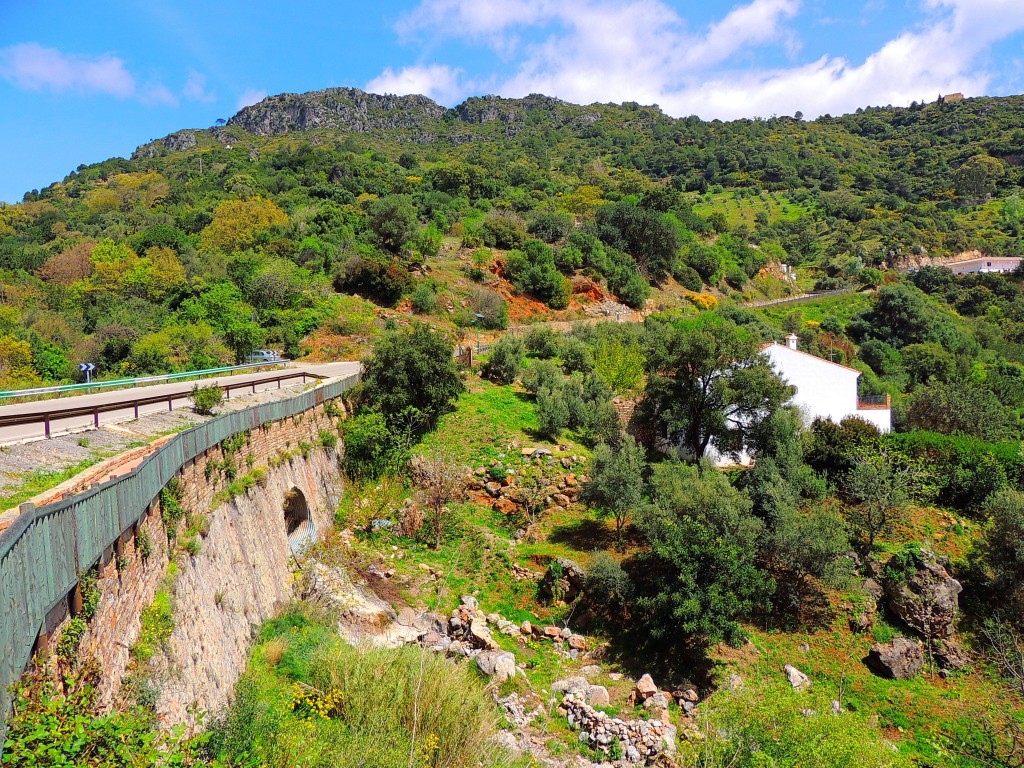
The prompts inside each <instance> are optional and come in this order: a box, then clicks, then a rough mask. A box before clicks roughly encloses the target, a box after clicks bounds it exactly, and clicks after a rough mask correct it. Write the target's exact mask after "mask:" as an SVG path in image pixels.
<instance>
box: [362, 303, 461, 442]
mask: <svg viewBox="0 0 1024 768" xmlns="http://www.w3.org/2000/svg"><path fill="white" fill-rule="evenodd" d="M453 353H454V347H453V345H452V342H451V339H449V338H448V336H446V335H445V334H443V333H441V332H439V331H436V330H434V329H433V328H431V327H430V326H429V325H424V324H422V323H417V322H414V323H413V324H412V327H411V328H409V329H405V330H401V329H395V330H389V331H385V332H384V333H383V334H382V335H381V336H380V338H378V340H377V342H376V343H375V344H374V345H373V350H372V351H371V352H370V356H369V357H367V358H366V359H365V360H364V361H363V377H362V400H363V401H364V402H365V403H366V404H367V405H369V406H370V407H371V408H374V409H376V410H379V411H380V412H381V413H382V414H383V415H384V418H385V419H386V420H387V422H388V424H389V426H391V427H392V428H394V427H396V426H399V425H401V424H403V423H408V422H409V421H410V420H413V421H415V422H417V424H418V426H416V427H415V428H414V429H413V431H414V432H417V431H421V430H423V429H432V428H433V427H434V426H435V425H436V424H437V420H438V419H439V418H440V417H441V416H442V415H444V414H445V413H447V412H448V411H450V410H452V408H453V407H454V406H453V403H454V401H455V399H456V398H457V397H458V396H459V395H460V394H462V391H463V389H464V388H463V385H462V379H461V377H460V374H459V368H458V365H457V364H456V362H455V358H454V356H453Z"/></svg>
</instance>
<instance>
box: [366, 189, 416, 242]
mask: <svg viewBox="0 0 1024 768" xmlns="http://www.w3.org/2000/svg"><path fill="white" fill-rule="evenodd" d="M366 222H367V224H368V225H369V226H370V230H371V231H372V232H373V234H374V235H376V237H377V240H378V242H379V243H380V244H381V245H382V246H384V248H386V249H387V250H389V251H391V252H392V253H401V252H402V250H403V249H404V248H405V246H406V244H407V243H411V242H413V241H414V240H415V239H416V235H417V233H418V232H419V228H420V222H419V217H418V216H417V214H416V206H415V205H414V204H413V202H412V198H411V197H409V196H408V195H388V196H387V197H382V198H380V199H379V200H370V201H368V202H367V203H366Z"/></svg>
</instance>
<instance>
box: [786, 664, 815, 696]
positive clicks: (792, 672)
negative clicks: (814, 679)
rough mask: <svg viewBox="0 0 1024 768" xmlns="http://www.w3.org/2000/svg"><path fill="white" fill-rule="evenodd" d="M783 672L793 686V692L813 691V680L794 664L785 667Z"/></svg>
mask: <svg viewBox="0 0 1024 768" xmlns="http://www.w3.org/2000/svg"><path fill="white" fill-rule="evenodd" d="M783 671H784V672H785V673H786V677H787V678H788V679H789V684H790V685H792V686H793V690H795V691H809V690H810V689H811V679H810V678H809V677H808V676H807V675H805V674H804V673H803V672H801V671H800V670H799V669H797V668H796V667H794V666H793V665H792V664H787V665H786V666H785V667H783Z"/></svg>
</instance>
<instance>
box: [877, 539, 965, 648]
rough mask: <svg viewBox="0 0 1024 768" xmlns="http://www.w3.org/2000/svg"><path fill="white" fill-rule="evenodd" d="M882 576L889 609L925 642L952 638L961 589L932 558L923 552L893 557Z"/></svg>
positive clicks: (929, 553)
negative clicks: (884, 576)
mask: <svg viewBox="0 0 1024 768" xmlns="http://www.w3.org/2000/svg"><path fill="white" fill-rule="evenodd" d="M908 571H909V572H908ZM885 573H886V579H885V584H884V587H885V597H886V602H887V604H888V606H889V610H891V611H892V612H893V613H894V614H896V615H897V616H898V617H899V618H900V619H901V620H902V621H903V622H904V623H905V624H906V625H907V626H908V627H910V628H911V629H913V630H915V631H917V632H919V633H921V635H922V636H924V638H925V639H927V640H938V639H944V638H948V637H951V636H952V635H953V632H954V630H955V627H954V622H955V621H956V615H957V608H958V595H959V594H960V592H961V590H962V589H963V587H962V586H961V585H960V582H959V581H957V580H956V579H954V578H953V577H952V576H950V575H949V572H948V571H947V570H946V569H945V568H944V567H943V566H942V565H941V564H940V563H939V562H938V561H937V560H936V559H935V555H933V554H932V553H931V552H930V551H928V550H926V549H922V550H920V553H919V554H918V553H914V554H912V555H907V554H899V555H894V556H893V558H892V559H891V560H890V561H889V564H888V565H887V566H886V570H885Z"/></svg>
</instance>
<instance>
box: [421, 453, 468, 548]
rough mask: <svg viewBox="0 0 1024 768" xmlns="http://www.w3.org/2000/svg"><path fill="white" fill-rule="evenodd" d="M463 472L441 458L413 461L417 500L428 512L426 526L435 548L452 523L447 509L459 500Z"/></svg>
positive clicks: (450, 514) (461, 491) (450, 513)
mask: <svg viewBox="0 0 1024 768" xmlns="http://www.w3.org/2000/svg"><path fill="white" fill-rule="evenodd" d="M464 472H465V470H464V469H463V468H462V467H459V466H458V465H456V464H453V463H452V462H450V461H448V460H447V459H445V458H444V457H438V456H435V457H425V456H417V457H416V458H414V459H413V461H412V474H413V479H414V481H415V483H416V485H418V486H419V489H420V491H419V495H420V499H421V501H422V503H423V505H424V506H426V507H427V509H429V510H430V519H429V525H430V530H431V533H432V534H433V537H434V548H435V549H436V548H438V547H440V546H441V543H442V542H443V541H444V534H445V530H446V529H447V528H448V523H449V522H450V520H451V516H452V511H451V508H450V507H449V506H448V505H449V504H451V503H452V502H453V501H458V500H459V499H460V498H462V494H463V490H464V483H463V479H462V478H463V473H464Z"/></svg>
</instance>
